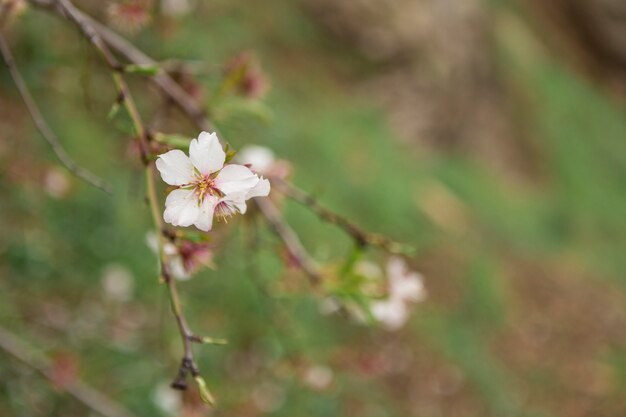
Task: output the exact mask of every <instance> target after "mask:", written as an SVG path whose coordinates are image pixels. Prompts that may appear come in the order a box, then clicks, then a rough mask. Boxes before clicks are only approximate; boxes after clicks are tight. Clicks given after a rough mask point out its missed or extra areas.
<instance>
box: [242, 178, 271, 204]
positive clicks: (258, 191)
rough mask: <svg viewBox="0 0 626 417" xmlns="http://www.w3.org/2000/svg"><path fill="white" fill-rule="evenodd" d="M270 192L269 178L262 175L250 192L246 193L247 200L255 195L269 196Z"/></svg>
mask: <svg viewBox="0 0 626 417" xmlns="http://www.w3.org/2000/svg"><path fill="white" fill-rule="evenodd" d="M269 193H270V182H269V180H267V179H265V178H263V177H261V178H260V179H259V182H257V183H256V185H255V186H254V187H252V189H250V191H248V194H246V200H247V199H249V198H253V197H267V196H268V195H269Z"/></svg>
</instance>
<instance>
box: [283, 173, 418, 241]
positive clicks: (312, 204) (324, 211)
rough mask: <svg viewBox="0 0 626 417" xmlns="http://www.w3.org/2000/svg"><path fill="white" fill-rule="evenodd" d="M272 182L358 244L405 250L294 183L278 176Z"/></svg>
mask: <svg viewBox="0 0 626 417" xmlns="http://www.w3.org/2000/svg"><path fill="white" fill-rule="evenodd" d="M272 184H273V185H274V187H275V188H277V189H278V190H279V191H280V192H282V193H283V194H285V195H286V196H287V197H289V198H291V199H292V200H294V201H297V202H298V203H300V204H302V205H303V206H305V207H308V208H309V209H310V210H311V211H313V212H314V213H315V214H317V216H318V217H319V218H320V219H322V220H323V221H325V222H327V223H330V224H333V225H335V226H337V227H339V228H341V229H342V230H343V231H345V232H346V233H347V234H349V235H350V236H351V237H352V239H354V242H355V243H356V244H357V245H358V246H377V247H379V248H381V249H383V250H385V251H387V252H390V253H403V252H405V251H406V249H405V248H404V247H403V245H402V244H400V243H398V242H394V241H393V240H391V239H388V238H386V237H385V236H383V235H380V234H377V233H371V232H368V231H365V230H363V229H361V228H360V227H359V226H357V225H355V224H354V223H352V222H351V221H350V220H348V219H346V218H345V217H342V216H340V215H339V214H336V213H335V212H333V211H332V210H330V209H328V208H326V207H324V206H322V205H321V204H320V203H319V202H318V201H317V199H316V198H315V197H313V196H312V195H310V194H308V193H307V192H305V191H303V190H301V189H300V188H298V187H296V186H295V185H293V184H291V183H288V182H287V181H284V180H282V179H280V178H272Z"/></svg>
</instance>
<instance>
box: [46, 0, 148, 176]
mask: <svg viewBox="0 0 626 417" xmlns="http://www.w3.org/2000/svg"><path fill="white" fill-rule="evenodd" d="M55 5H56V8H57V10H59V13H60V14H61V15H63V16H65V17H66V18H67V19H68V20H69V21H71V22H72V23H74V24H75V26H76V27H77V28H78V29H79V30H80V32H81V33H82V34H83V35H84V36H85V37H86V38H87V40H89V42H90V43H91V44H92V45H93V46H94V47H95V49H96V50H97V51H98V52H99V53H100V55H101V56H102V57H103V58H104V60H105V61H106V63H107V65H108V66H109V68H110V69H111V76H112V77H113V82H114V83H115V87H116V89H117V93H118V101H119V102H120V103H121V104H123V105H124V107H125V108H126V111H127V112H128V115H129V116H130V118H131V120H132V122H133V125H134V127H135V132H136V133H137V141H138V143H139V149H140V150H141V158H142V161H143V163H144V164H145V165H148V162H149V155H150V147H149V145H148V136H147V131H146V128H145V127H144V124H143V122H142V120H141V116H140V115H139V110H137V105H136V104H135V101H134V100H133V99H132V97H131V95H130V90H129V88H128V85H127V84H126V81H124V77H122V71H123V67H122V66H121V64H120V63H119V62H118V61H117V58H115V55H113V53H112V52H111V50H110V49H109V47H108V46H107V44H106V43H105V42H104V41H103V40H102V38H101V37H100V35H99V34H98V32H97V31H96V29H95V28H94V27H93V26H91V24H90V23H89V21H87V20H86V19H85V18H84V15H83V13H82V12H81V11H80V10H78V9H77V8H76V7H75V6H74V5H73V4H72V2H71V1H69V0H56V2H55Z"/></svg>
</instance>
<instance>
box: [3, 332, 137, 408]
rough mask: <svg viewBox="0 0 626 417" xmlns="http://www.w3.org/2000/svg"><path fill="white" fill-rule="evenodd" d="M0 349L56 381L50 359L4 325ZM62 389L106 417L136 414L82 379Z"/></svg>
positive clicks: (75, 380)
mask: <svg viewBox="0 0 626 417" xmlns="http://www.w3.org/2000/svg"><path fill="white" fill-rule="evenodd" d="M0 349H2V350H4V351H5V352H6V353H8V354H9V355H11V356H13V357H14V358H16V359H18V360H19V361H20V362H22V363H24V364H25V365H27V366H28V367H29V368H32V369H34V370H35V371H37V372H38V373H39V374H41V375H42V376H43V377H45V378H47V379H48V380H50V381H51V382H52V383H54V382H55V376H54V373H53V370H52V366H51V363H50V359H48V358H47V357H46V356H44V355H43V354H41V353H39V352H37V351H35V349H34V348H32V347H31V346H30V345H29V344H27V343H26V342H25V341H23V340H21V339H20V338H19V337H18V336H16V335H15V334H13V333H11V332H9V331H8V330H7V329H5V328H3V327H0ZM62 389H63V391H64V392H66V393H67V394H69V395H70V396H72V397H74V399H76V400H77V401H79V402H81V403H82V404H83V405H85V406H86V407H88V408H89V409H91V410H93V411H94V412H96V413H98V414H100V415H102V416H104V417H134V414H132V413H131V412H130V411H128V410H127V409H126V408H124V407H123V406H122V405H121V404H118V403H116V402H114V401H113V400H112V399H110V398H109V397H107V396H106V395H104V394H102V393H101V392H100V391H97V390H96V389H95V388H93V387H91V386H90V385H87V384H86V383H85V382H83V381H81V380H80V379H74V380H73V381H72V382H71V383H70V384H68V385H67V386H64V387H63V388H62Z"/></svg>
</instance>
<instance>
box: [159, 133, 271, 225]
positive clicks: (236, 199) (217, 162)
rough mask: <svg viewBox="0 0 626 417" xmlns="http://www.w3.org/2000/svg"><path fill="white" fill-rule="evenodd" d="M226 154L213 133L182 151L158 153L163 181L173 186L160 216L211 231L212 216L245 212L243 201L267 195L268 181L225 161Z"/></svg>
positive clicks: (173, 222)
mask: <svg viewBox="0 0 626 417" xmlns="http://www.w3.org/2000/svg"><path fill="white" fill-rule="evenodd" d="M225 160H226V153H225V152H224V150H223V149H222V145H220V142H219V140H218V139H217V135H216V134H215V133H207V132H202V133H200V135H199V136H198V139H193V140H192V141H191V143H190V145H189V156H187V155H185V153H184V152H183V151H181V150H178V149H175V150H171V151H169V152H167V153H164V154H163V155H159V158H158V159H157V161H156V167H157V169H158V170H159V172H160V173H161V178H163V181H165V182H166V183H168V184H169V185H173V186H176V187H177V189H175V190H174V191H172V192H171V193H170V194H169V195H168V196H167V199H166V200H165V212H164V213H163V218H164V220H165V221H166V222H167V223H170V224H172V225H174V226H183V227H188V226H191V225H195V226H196V227H197V228H198V229H200V230H203V231H205V232H206V231H209V230H211V228H212V226H213V216H214V215H215V216H217V217H218V218H222V219H223V218H226V217H229V216H232V215H233V214H235V213H241V214H243V213H245V212H246V200H248V199H250V198H253V197H264V196H267V195H268V194H269V191H270V183H269V181H268V180H267V179H264V178H262V177H261V178H259V176H258V175H257V174H255V173H254V172H252V171H251V170H250V169H249V168H248V167H245V166H243V165H237V164H226V165H224V162H225Z"/></svg>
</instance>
